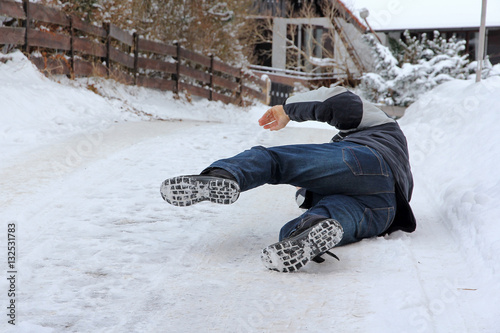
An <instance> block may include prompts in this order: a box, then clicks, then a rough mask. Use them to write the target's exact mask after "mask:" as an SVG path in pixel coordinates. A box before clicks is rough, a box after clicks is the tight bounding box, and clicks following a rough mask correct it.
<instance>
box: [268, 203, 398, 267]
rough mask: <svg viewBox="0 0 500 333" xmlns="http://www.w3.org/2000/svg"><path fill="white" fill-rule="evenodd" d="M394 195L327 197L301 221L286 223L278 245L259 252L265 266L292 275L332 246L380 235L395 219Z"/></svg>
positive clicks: (303, 216)
mask: <svg viewBox="0 0 500 333" xmlns="http://www.w3.org/2000/svg"><path fill="white" fill-rule="evenodd" d="M395 205H396V198H395V194H394V193H392V194H390V193H385V194H382V195H377V196H362V197H350V196H344V195H330V196H326V197H324V198H323V199H321V200H320V201H319V202H318V203H317V204H316V205H315V206H314V207H312V208H311V209H309V210H308V211H307V212H305V213H304V214H303V215H301V216H300V217H298V218H296V219H294V220H292V221H290V222H288V223H287V224H285V225H284V226H283V228H282V229H281V232H280V241H279V242H278V243H275V244H272V245H269V246H268V247H266V248H265V249H263V250H262V255H261V258H262V261H263V263H264V265H265V266H266V267H267V268H269V269H272V270H277V271H281V272H293V271H296V270H298V269H300V268H302V267H303V266H304V265H306V264H307V263H308V262H309V261H311V260H313V261H317V262H321V261H322V260H323V259H321V258H319V256H321V255H322V254H323V253H325V252H328V251H329V250H330V249H332V248H333V247H335V246H340V245H345V244H348V243H353V242H356V241H359V240H361V239H363V238H368V237H373V236H378V235H380V234H381V233H383V232H384V231H385V230H386V229H387V228H388V227H389V225H390V223H391V222H392V220H393V219H394V215H395V214H394V212H395Z"/></svg>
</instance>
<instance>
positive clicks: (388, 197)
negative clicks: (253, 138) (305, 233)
mask: <svg viewBox="0 0 500 333" xmlns="http://www.w3.org/2000/svg"><path fill="white" fill-rule="evenodd" d="M210 167H211V168H221V169H224V170H226V171H228V172H229V173H231V174H232V175H233V176H234V177H235V178H236V180H237V181H238V183H239V185H240V189H241V191H247V190H250V189H252V188H255V187H257V186H261V185H264V184H290V185H293V186H298V187H302V188H306V189H307V190H308V191H309V192H311V193H312V196H313V202H312V207H311V208H310V209H308V210H307V211H306V212H305V213H303V214H302V215H301V216H299V217H297V218H296V219H293V220H292V221H290V222H288V223H287V224H285V225H284V226H283V228H282V229H281V232H280V237H279V238H280V240H282V239H284V238H287V237H288V236H289V235H290V234H291V233H293V232H294V231H295V230H297V228H298V227H299V226H300V223H301V222H302V221H303V220H304V219H305V218H307V217H324V218H332V219H335V220H337V221H338V222H339V223H340V224H341V225H342V227H343V229H344V237H343V239H342V241H341V242H340V244H339V245H344V244H348V243H352V242H356V241H359V240H361V239H363V238H367V237H373V236H377V235H380V234H382V233H383V232H384V231H385V230H386V229H387V228H388V227H389V226H390V225H391V223H392V220H393V219H394V215H395V211H396V196H395V193H394V191H395V190H394V177H393V175H392V172H391V170H390V168H389V166H388V165H387V163H386V162H385V161H384V159H383V158H382V156H381V155H380V154H379V153H378V152H377V151H375V150H374V149H372V148H369V147H366V146H362V145H359V144H355V143H351V142H346V141H342V142H330V143H324V144H303V145H288V146H279V147H272V148H264V147H261V146H257V147H253V148H252V149H249V150H246V151H244V152H242V153H240V154H238V155H236V156H234V157H231V158H228V159H222V160H219V161H217V162H215V163H213V164H212V165H210Z"/></svg>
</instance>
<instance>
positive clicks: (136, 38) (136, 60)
mask: <svg viewBox="0 0 500 333" xmlns="http://www.w3.org/2000/svg"><path fill="white" fill-rule="evenodd" d="M138 63H139V35H138V34H137V32H134V85H135V86H136V85H137V71H138V70H137V66H138Z"/></svg>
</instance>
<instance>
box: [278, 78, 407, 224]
mask: <svg viewBox="0 0 500 333" xmlns="http://www.w3.org/2000/svg"><path fill="white" fill-rule="evenodd" d="M283 107H284V109H285V113H286V114H287V115H288V116H289V117H290V119H291V120H294V121H299V122H301V121H306V120H317V121H321V122H326V123H328V124H330V125H332V126H334V127H336V128H337V129H338V130H339V133H338V134H337V135H336V136H335V137H334V138H333V139H332V140H333V141H349V142H354V143H357V144H361V145H365V146H368V147H370V148H373V149H375V150H377V151H378V152H379V153H380V154H381V155H382V156H383V158H384V159H385V161H386V162H387V164H389V166H390V168H391V170H392V173H393V175H394V178H395V183H396V185H395V187H396V188H395V192H396V203H397V208H396V216H395V218H394V221H393V223H392V224H391V226H390V227H389V228H388V229H387V230H386V231H385V232H384V233H391V232H393V231H396V230H403V231H406V232H413V231H414V230H415V228H416V221H415V217H414V215H413V212H412V210H411V207H410V204H409V202H410V200H411V195H412V191H413V176H412V174H411V169H410V162H409V156H408V146H407V143H406V137H405V136H404V134H403V132H402V131H401V129H400V127H399V125H398V123H397V122H396V121H395V120H394V119H392V118H390V117H389V116H387V115H386V114H385V113H384V112H383V111H382V110H380V109H379V108H377V107H376V106H374V105H373V104H371V103H368V102H366V101H364V100H362V99H361V98H360V97H359V96H358V95H356V94H354V93H352V92H351V91H349V90H347V89H345V88H343V87H334V88H320V89H317V90H313V91H309V92H306V93H302V94H297V95H295V96H292V97H290V98H288V99H287V100H286V101H285V103H284V105H283Z"/></svg>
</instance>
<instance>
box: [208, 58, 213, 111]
mask: <svg viewBox="0 0 500 333" xmlns="http://www.w3.org/2000/svg"><path fill="white" fill-rule="evenodd" d="M213 99H214V55H213V54H210V95H209V98H208V100H209V101H213Z"/></svg>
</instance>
